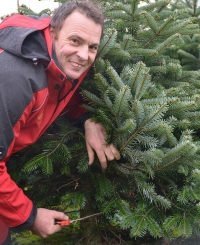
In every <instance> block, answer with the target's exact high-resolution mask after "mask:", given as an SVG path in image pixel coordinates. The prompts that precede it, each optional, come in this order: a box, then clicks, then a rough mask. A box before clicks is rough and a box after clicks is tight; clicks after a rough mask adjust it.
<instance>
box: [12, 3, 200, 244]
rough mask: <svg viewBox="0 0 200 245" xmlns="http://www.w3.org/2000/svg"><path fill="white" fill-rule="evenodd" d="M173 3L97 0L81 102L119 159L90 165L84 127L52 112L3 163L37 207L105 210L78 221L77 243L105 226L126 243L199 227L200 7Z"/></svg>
mask: <svg viewBox="0 0 200 245" xmlns="http://www.w3.org/2000/svg"><path fill="white" fill-rule="evenodd" d="M170 2H171V1H169V0H157V1H155V2H154V3H147V4H146V5H141V3H142V2H141V1H139V0H123V1H119V2H117V1H116V2H114V3H113V1H102V5H103V6H104V7H105V9H106V16H107V18H106V28H105V34H104V37H103V39H102V41H101V46H100V48H99V53H98V58H97V60H96V62H95V65H94V67H93V69H92V70H91V71H90V73H89V74H88V75H87V77H86V79H85V80H86V81H85V82H84V83H83V85H82V95H83V97H84V98H85V100H86V101H87V103H86V104H85V105H83V106H84V107H85V108H87V109H88V111H89V112H90V113H91V115H92V117H93V119H94V120H95V121H101V122H102V123H103V125H104V126H105V128H106V130H107V134H108V143H110V142H113V143H114V145H115V146H116V147H117V148H118V149H119V150H120V153H121V156H122V157H121V160H119V161H113V162H110V163H109V166H108V169H107V170H105V171H102V170H101V168H100V164H99V162H98V159H96V160H95V163H94V164H93V165H92V166H90V167H89V166H88V158H87V151H86V147H85V143H84V133H83V132H82V131H81V130H79V129H76V128H74V127H72V126H71V125H70V123H69V124H68V125H67V126H66V121H65V119H58V120H57V121H56V122H55V123H54V124H53V125H52V127H51V128H50V129H49V130H48V132H47V133H46V134H45V135H44V136H43V137H42V138H41V139H40V141H38V143H37V144H36V145H34V146H33V147H30V148H28V149H27V150H25V151H23V152H21V153H19V154H18V155H17V156H16V155H15V156H14V157H13V159H11V162H10V163H12V164H9V166H10V170H11V173H13V177H15V176H16V177H15V179H18V183H19V185H21V186H23V187H24V188H25V190H26V191H27V194H28V195H29V196H31V198H32V199H33V200H36V201H38V204H39V205H41V206H42V205H45V206H47V207H52V206H57V207H59V208H60V209H62V210H79V211H80V216H85V215H88V214H91V213H95V212H102V215H101V216H100V217H99V218H98V225H97V222H96V221H95V219H92V220H89V221H85V222H81V225H80V227H81V231H82V235H81V236H82V244H83V245H84V244H95V245H97V244H101V241H102V240H106V239H107V240H109V239H110V237H112V236H113V235H112V234H115V237H117V238H116V240H117V242H118V243H120V241H119V240H120V239H121V241H123V242H124V244H128V242H131V244H138V243H137V241H142V243H144V242H145V241H146V240H147V239H150V240H148V241H151V240H154V239H161V238H164V239H171V240H172V239H176V238H178V237H183V238H188V237H190V236H192V235H199V232H200V227H199V220H200V170H199V169H200V162H199V160H200V141H199V135H198V132H199V127H200V119H199V118H200V117H199V114H200V113H199V108H200V96H199V89H200V72H199V64H200V63H199V53H198V48H199V47H198V45H199V44H198V43H199V35H200V31H199V25H198V22H199V19H198V16H199V14H198V11H199V9H198V7H197V1H190V2H189V1H186V2H185V1H179V4H178V7H176V5H172V4H170ZM192 3H193V5H192ZM187 4H190V5H191V9H192V8H193V9H194V11H193V12H192V11H188V8H186V7H187ZM175 7H176V8H175ZM191 13H192V14H191ZM193 13H194V14H193ZM191 61H193V62H191ZM41 148H42V151H41ZM27 152H28V153H27ZM25 153H26V154H25ZM19 156H23V157H24V161H22V165H24V163H25V162H27V160H28V162H27V163H26V164H25V166H24V169H23V171H26V176H25V175H24V174H23V173H24V172H18V173H17V174H16V168H15V162H16V158H18V157H19ZM33 156H34V157H33ZM30 157H31V160H29V159H30ZM14 173H15V176H14ZM35 176H37V177H35ZM36 181H37V183H38V185H37V186H36V185H35V182H36ZM39 187H40V188H41V190H42V191H41V193H42V194H41V193H38V192H37V188H39ZM116 234H121V235H120V236H121V238H119V236H118V235H116ZM127 234H129V238H127ZM135 239H136V241H135ZM125 241H126V243H125ZM134 241H135V243H134Z"/></svg>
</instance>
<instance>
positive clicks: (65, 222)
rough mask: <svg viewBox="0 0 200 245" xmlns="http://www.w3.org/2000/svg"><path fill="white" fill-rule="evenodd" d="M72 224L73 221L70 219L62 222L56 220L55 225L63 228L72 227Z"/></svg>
mask: <svg viewBox="0 0 200 245" xmlns="http://www.w3.org/2000/svg"><path fill="white" fill-rule="evenodd" d="M70 223H71V220H70V219H68V220H61V221H58V220H56V221H55V224H56V225H61V226H68V225H70Z"/></svg>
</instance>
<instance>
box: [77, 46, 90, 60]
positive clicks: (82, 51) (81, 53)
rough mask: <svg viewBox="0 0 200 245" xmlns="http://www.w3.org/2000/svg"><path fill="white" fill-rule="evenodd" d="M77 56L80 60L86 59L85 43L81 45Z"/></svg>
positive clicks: (87, 54)
mask: <svg viewBox="0 0 200 245" xmlns="http://www.w3.org/2000/svg"><path fill="white" fill-rule="evenodd" d="M77 56H78V57H79V58H80V59H82V60H88V56H89V48H88V46H87V45H84V46H81V47H80V48H79V50H78V52H77Z"/></svg>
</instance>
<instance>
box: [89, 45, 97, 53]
mask: <svg viewBox="0 0 200 245" xmlns="http://www.w3.org/2000/svg"><path fill="white" fill-rule="evenodd" d="M90 49H91V50H92V52H97V50H98V46H90Z"/></svg>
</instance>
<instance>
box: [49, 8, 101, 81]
mask: <svg viewBox="0 0 200 245" xmlns="http://www.w3.org/2000/svg"><path fill="white" fill-rule="evenodd" d="M50 31H51V35H52V38H53V45H54V49H55V53H56V57H57V59H58V62H59V65H60V67H61V69H62V71H63V72H64V73H65V74H66V75H67V76H68V77H69V78H71V79H77V78H79V77H80V75H81V74H82V73H83V72H84V71H85V70H87V68H88V67H89V66H91V64H92V63H93V62H94V60H95V57H96V54H97V49H98V46H99V43H100V38H101V32H102V27H101V25H99V24H96V23H95V22H94V21H93V20H92V19H89V18H87V17H86V16H85V15H83V14H81V13H79V12H77V11H75V12H73V13H72V14H71V15H69V16H68V17H67V18H66V19H65V21H64V23H63V26H62V28H61V30H60V31H59V32H57V33H56V32H55V31H54V29H53V28H51V29H50Z"/></svg>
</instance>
